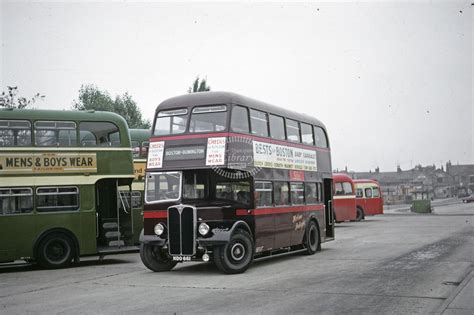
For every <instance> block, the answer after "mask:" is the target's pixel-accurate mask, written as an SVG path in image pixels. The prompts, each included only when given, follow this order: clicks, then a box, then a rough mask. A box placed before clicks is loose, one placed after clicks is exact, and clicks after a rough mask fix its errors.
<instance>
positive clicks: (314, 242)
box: [304, 221, 320, 255]
mask: <svg viewBox="0 0 474 315" xmlns="http://www.w3.org/2000/svg"><path fill="white" fill-rule="evenodd" d="M304 246H305V247H306V254H308V255H313V254H314V253H316V252H317V251H318V249H319V246H320V245H319V231H318V227H317V226H316V223H315V222H314V221H309V225H308V228H307V229H306V234H305V240H304Z"/></svg>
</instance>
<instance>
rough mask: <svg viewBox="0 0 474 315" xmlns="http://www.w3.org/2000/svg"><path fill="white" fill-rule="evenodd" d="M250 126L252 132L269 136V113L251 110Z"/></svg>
mask: <svg viewBox="0 0 474 315" xmlns="http://www.w3.org/2000/svg"><path fill="white" fill-rule="evenodd" d="M250 127H251V128H252V134H254V135H257V136H261V137H268V118H267V113H264V112H261V111H258V110H255V109H251V110H250Z"/></svg>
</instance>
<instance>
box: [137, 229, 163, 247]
mask: <svg viewBox="0 0 474 315" xmlns="http://www.w3.org/2000/svg"><path fill="white" fill-rule="evenodd" d="M139 241H140V243H143V244H150V245H158V246H164V245H165V243H166V240H165V239H162V238H160V237H159V236H158V235H145V234H144V233H143V229H142V232H141V233H140V239H139Z"/></svg>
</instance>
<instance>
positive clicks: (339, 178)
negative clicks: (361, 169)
mask: <svg viewBox="0 0 474 315" xmlns="http://www.w3.org/2000/svg"><path fill="white" fill-rule="evenodd" d="M332 178H333V180H334V217H335V218H334V220H335V221H336V222H344V221H354V220H356V219H357V210H356V197H355V189H354V183H353V181H352V179H351V178H350V177H349V176H347V175H346V174H338V173H336V174H333V176H332Z"/></svg>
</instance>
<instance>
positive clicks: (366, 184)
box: [353, 179, 380, 187]
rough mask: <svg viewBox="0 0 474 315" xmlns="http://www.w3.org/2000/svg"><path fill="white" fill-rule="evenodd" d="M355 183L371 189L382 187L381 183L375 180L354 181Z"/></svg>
mask: <svg viewBox="0 0 474 315" xmlns="http://www.w3.org/2000/svg"><path fill="white" fill-rule="evenodd" d="M353 181H354V184H356V185H358V186H361V187H369V186H378V187H380V184H379V182H378V181H376V180H373V179H354V180H353Z"/></svg>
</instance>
